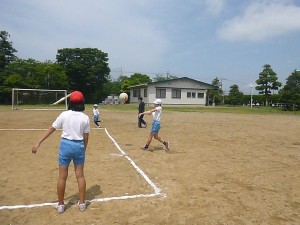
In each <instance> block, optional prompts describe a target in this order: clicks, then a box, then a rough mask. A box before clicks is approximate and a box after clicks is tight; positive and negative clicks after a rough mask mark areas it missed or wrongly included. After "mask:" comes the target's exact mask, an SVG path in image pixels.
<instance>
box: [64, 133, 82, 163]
mask: <svg viewBox="0 0 300 225" xmlns="http://www.w3.org/2000/svg"><path fill="white" fill-rule="evenodd" d="M72 160H73V163H74V165H76V166H78V165H82V164H84V161H85V150H84V142H83V140H79V141H76V140H69V139H66V138H62V139H61V141H60V147H59V153H58V164H59V165H60V166H69V165H70V163H71V161H72Z"/></svg>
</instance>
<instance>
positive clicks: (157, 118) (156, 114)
mask: <svg viewBox="0 0 300 225" xmlns="http://www.w3.org/2000/svg"><path fill="white" fill-rule="evenodd" d="M155 109H156V111H155V112H153V113H152V117H153V120H155V121H160V115H161V112H162V107H161V106H157V107H156V108H155Z"/></svg>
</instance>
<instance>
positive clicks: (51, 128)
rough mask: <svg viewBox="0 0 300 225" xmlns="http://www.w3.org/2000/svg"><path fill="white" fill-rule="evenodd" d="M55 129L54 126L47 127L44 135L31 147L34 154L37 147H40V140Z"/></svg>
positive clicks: (44, 138)
mask: <svg viewBox="0 0 300 225" xmlns="http://www.w3.org/2000/svg"><path fill="white" fill-rule="evenodd" d="M55 130H56V129H55V128H54V127H52V126H51V127H49V128H48V130H47V131H46V133H45V134H44V136H43V137H42V138H41V139H40V140H39V141H38V142H37V143H36V144H35V145H34V146H33V147H32V150H31V151H32V153H34V154H36V152H37V149H38V148H39V147H40V145H41V144H42V142H43V141H44V140H46V139H47V138H48V137H49V136H50V135H51V134H52V133H53V132H54V131H55Z"/></svg>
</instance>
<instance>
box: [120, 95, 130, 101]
mask: <svg viewBox="0 0 300 225" xmlns="http://www.w3.org/2000/svg"><path fill="white" fill-rule="evenodd" d="M119 99H120V101H122V102H126V101H127V100H128V95H127V94H126V93H121V94H120V95H119Z"/></svg>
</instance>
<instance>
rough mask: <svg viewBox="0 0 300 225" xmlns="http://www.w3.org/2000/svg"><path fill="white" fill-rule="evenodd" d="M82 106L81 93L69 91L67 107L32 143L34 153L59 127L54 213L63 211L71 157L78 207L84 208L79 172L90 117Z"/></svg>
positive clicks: (82, 174) (81, 172)
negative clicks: (60, 130) (60, 131)
mask: <svg viewBox="0 0 300 225" xmlns="http://www.w3.org/2000/svg"><path fill="white" fill-rule="evenodd" d="M84 110H85V106H84V97H83V94H82V93H81V92H80V91H74V92H72V93H71V96H70V102H69V106H68V111H64V112H62V113H61V114H60V115H59V116H58V117H57V118H56V120H55V121H54V122H53V124H52V126H50V127H49V129H48V130H47V132H46V133H45V134H44V136H43V137H42V138H41V139H40V140H39V141H38V142H37V143H36V144H35V145H34V146H33V147H32V153H34V154H36V153H37V150H38V148H39V147H40V145H41V143H42V142H43V141H44V140H46V139H47V138H48V137H49V136H50V135H51V134H52V133H53V132H54V131H55V130H57V129H60V128H62V134H61V141H60V148H59V154H58V164H59V175H58V181H57V195H58V204H57V211H58V213H63V212H64V211H65V204H64V195H65V188H66V181H67V177H68V170H69V165H70V163H71V161H73V163H74V167H75V174H76V179H77V183H78V189H79V202H78V206H79V209H80V210H81V211H84V210H85V209H86V202H85V192H86V181H85V177H84V173H83V169H84V162H85V152H86V148H87V145H88V139H89V132H90V121H89V117H88V116H87V115H86V114H84V113H83V111H84Z"/></svg>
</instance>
